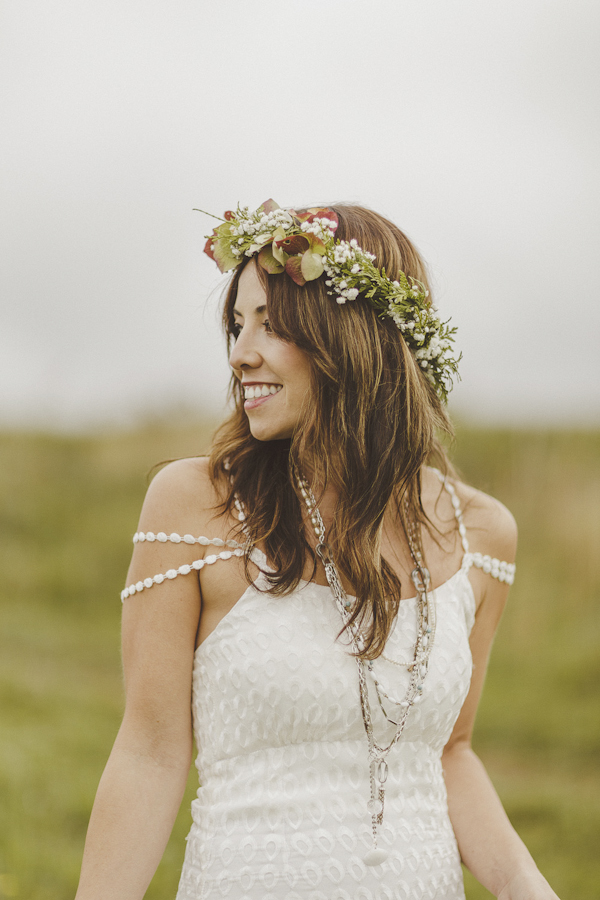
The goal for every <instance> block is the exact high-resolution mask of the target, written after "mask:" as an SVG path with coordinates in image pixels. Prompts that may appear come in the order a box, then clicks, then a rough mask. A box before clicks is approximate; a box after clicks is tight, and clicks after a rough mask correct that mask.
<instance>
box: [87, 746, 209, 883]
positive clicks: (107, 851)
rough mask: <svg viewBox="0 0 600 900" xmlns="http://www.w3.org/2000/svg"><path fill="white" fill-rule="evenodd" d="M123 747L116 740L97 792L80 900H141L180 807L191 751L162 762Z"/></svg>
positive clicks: (88, 838)
mask: <svg viewBox="0 0 600 900" xmlns="http://www.w3.org/2000/svg"><path fill="white" fill-rule="evenodd" d="M124 743H125V742H124V741H122V740H121V741H120V740H119V737H118V738H117V741H116V742H115V746H114V748H113V751H112V753H111V756H110V758H109V760H108V763H107V765H106V768H105V770H104V773H103V775H102V778H101V780H100V784H99V786H98V792H97V794H96V800H95V802H94V808H93V811H92V815H91V818H90V824H89V828H88V833H87V838H86V843H85V850H84V855H83V863H82V867H81V878H80V881H79V888H78V891H77V896H76V900H141V898H142V897H143V896H144V894H145V892H146V889H147V887H148V885H149V883H150V881H151V880H152V876H153V875H154V872H155V871H156V868H157V866H158V864H159V862H160V860H161V857H162V854H163V852H164V849H165V846H166V844H167V841H168V839H169V835H170V833H171V830H172V828H173V823H174V821H175V817H176V816H177V811H178V810H179V806H180V804H181V798H182V796H183V792H184V790H185V785H186V780H187V775H188V771H189V766H190V761H191V746H190V748H189V753H188V754H186V752H185V750H183V751H182V752H181V754H180V755H179V756H178V757H175V758H172V759H170V760H161V761H160V762H158V761H157V760H156V759H155V758H153V757H152V756H151V755H146V754H144V753H140V752H136V751H135V750H134V749H133V748H130V747H127V746H123V744H124Z"/></svg>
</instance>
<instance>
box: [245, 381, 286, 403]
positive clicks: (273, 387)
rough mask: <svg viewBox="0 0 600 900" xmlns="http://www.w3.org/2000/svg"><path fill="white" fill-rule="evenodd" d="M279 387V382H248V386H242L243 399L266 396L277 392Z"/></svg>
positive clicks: (280, 386)
mask: <svg viewBox="0 0 600 900" xmlns="http://www.w3.org/2000/svg"><path fill="white" fill-rule="evenodd" d="M281 388H282V385H281V384H250V385H248V387H244V400H256V398H257V397H268V396H269V394H277V393H278V392H279V391H280V390H281Z"/></svg>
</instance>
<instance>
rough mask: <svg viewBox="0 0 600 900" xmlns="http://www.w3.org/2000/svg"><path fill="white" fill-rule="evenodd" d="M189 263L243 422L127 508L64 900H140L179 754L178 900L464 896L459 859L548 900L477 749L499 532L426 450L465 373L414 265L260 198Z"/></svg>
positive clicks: (340, 215)
mask: <svg viewBox="0 0 600 900" xmlns="http://www.w3.org/2000/svg"><path fill="white" fill-rule="evenodd" d="M206 250H207V252H208V253H209V255H211V256H212V257H213V258H214V259H215V260H216V261H217V262H218V264H219V265H220V267H221V268H222V269H223V270H227V271H228V270H230V269H233V270H234V273H233V277H232V278H231V282H230V285H229V288H228V291H227V296H226V299H225V305H224V311H223V323H224V327H225V332H226V335H227V337H228V341H229V348H230V364H231V367H232V395H233V399H234V409H233V411H232V414H231V416H230V417H229V419H228V420H227V421H226V422H225V423H224V424H223V426H222V427H221V429H220V430H219V431H218V432H217V434H216V436H215V438H214V442H213V447H212V452H211V455H210V457H209V458H208V459H188V460H180V461H179V462H176V463H172V464H171V465H169V466H167V467H166V468H165V469H163V470H162V471H161V472H160V473H159V475H158V476H157V477H156V478H155V479H154V481H153V482H152V485H151V486H150V489H149V491H148V495H147V497H146V500H145V503H144V507H143V509H142V513H141V517H140V523H139V530H138V532H137V534H136V535H135V536H134V553H133V558H132V562H131V566H130V570H129V574H128V581H127V584H128V586H127V587H126V588H125V589H124V590H123V592H122V595H121V596H122V599H123V603H124V606H123V666H124V673H125V685H126V710H125V716H124V720H123V724H122V726H121V729H120V731H119V734H118V736H117V740H116V742H115V746H114V748H113V751H112V754H111V757H110V759H109V762H108V764H107V767H106V769H105V772H104V775H103V777H102V780H101V783H100V787H99V789H98V795H97V798H96V802H95V804H94V809H93V812H92V817H91V821H90V827H89V831H88V838H87V842H86V849H85V854H84V861H83V866H82V874H81V882H80V887H79V891H78V895H77V897H78V900H100V898H102V900H111V898H114V900H116V898H119V900H139V898H141V897H143V895H144V892H145V890H146V887H147V885H148V883H149V881H150V879H151V877H152V874H153V872H154V870H155V868H156V866H157V864H158V861H159V859H160V856H161V854H162V851H163V849H164V846H165V843H166V841H167V839H168V835H169V832H170V829H171V827H172V823H173V820H174V818H175V815H176V812H177V808H178V805H179V803H180V800H181V795H182V792H183V788H184V785H185V781H186V777H187V772H188V768H189V765H190V759H191V747H192V735H193V736H194V737H195V740H196V745H197V747H198V757H197V760H196V765H197V767H198V771H199V775H200V784H201V786H200V788H199V790H198V794H197V799H196V800H194V801H193V804H192V815H193V825H192V829H191V831H190V834H189V836H188V843H187V850H186V856H185V862H184V866H183V871H182V875H181V881H180V886H179V892H178V900H201V898H202V900H217V898H221V897H229V898H235V900H303V898H305V900H358V898H360V900H434V898H438V900H462V898H464V888H463V879H462V870H461V860H462V862H464V863H465V864H466V865H467V866H468V867H469V868H470V869H471V871H472V872H473V873H474V875H475V876H476V877H477V878H478V879H479V880H480V881H481V882H482V883H483V884H484V885H485V886H487V887H488V888H489V890H491V891H492V892H493V893H494V894H495V895H496V896H497V897H499V898H502V900H556V894H555V893H554V892H553V891H552V889H551V888H550V887H549V885H548V884H547V882H546V881H545V879H544V878H543V877H542V875H541V874H540V873H539V871H538V869H537V868H536V866H535V863H534V862H533V860H532V858H531V856H530V855H529V853H528V851H527V849H526V848H525V846H524V845H523V843H522V842H521V840H520V839H519V837H518V835H517V834H516V832H515V831H514V830H513V828H512V827H511V825H510V823H509V821H508V819H507V817H506V815H505V813H504V811H503V809H502V806H501V804H500V801H499V799H498V797H497V795H496V793H495V791H494V789H493V787H492V786H491V784H490V782H489V780H488V778H487V776H486V774H485V772H484V770H483V768H482V766H481V764H480V762H479V761H478V759H477V757H476V756H475V755H474V754H473V751H472V750H471V747H470V739H471V733H472V729H473V722H474V717H475V711H476V708H477V703H478V700H479V697H480V695H481V691H482V687H483V678H484V674H485V669H486V664H487V660H488V656H489V652H490V648H491V644H492V640H493V635H494V632H495V629H496V626H497V624H498V621H499V618H500V615H501V612H502V608H503V606H504V603H505V600H506V595H507V592H508V587H509V585H510V584H511V583H512V580H513V576H514V562H513V560H514V556H515V545H516V529H515V524H514V521H513V519H512V516H511V515H510V513H509V512H508V511H507V510H506V509H505V508H504V507H503V506H502V505H501V504H500V503H498V502H497V501H495V500H493V499H492V498H491V497H487V496H486V495H484V494H481V493H480V492H478V491H475V490H474V489H473V488H470V487H469V486H467V485H465V484H463V483H462V482H461V481H460V480H459V479H458V477H457V476H456V473H455V472H454V471H453V469H452V467H451V465H450V463H449V461H448V459H447V457H446V453H445V451H444V449H443V447H442V445H441V443H440V440H439V434H440V432H446V433H451V431H452V428H451V424H450V421H449V419H448V416H447V413H446V411H445V406H444V401H445V399H446V397H447V394H448V392H449V390H450V388H451V385H452V376H453V375H454V374H455V373H456V369H457V364H458V359H457V358H456V357H455V356H454V355H453V352H452V344H453V335H454V332H453V329H451V328H450V327H449V326H448V324H447V323H444V322H443V321H442V320H440V318H439V317H438V314H437V310H436V308H435V306H434V305H433V303H432V301H431V298H430V296H429V290H428V286H427V276H426V272H425V267H424V265H423V262H422V260H421V258H420V257H419V254H418V253H417V251H416V249H415V248H414V246H413V245H412V244H411V243H410V241H409V240H408V239H407V238H406V236H405V235H404V234H403V233H402V232H401V231H400V230H399V229H398V228H397V227H396V226H395V225H393V224H392V223H391V222H389V221H387V220H386V219H384V218H383V217H382V216H379V215H378V214H377V213H374V212H372V211H370V210H366V209H363V208H361V207H356V206H343V205H340V206H335V207H332V208H316V209H308V210H299V211H298V210H283V209H280V208H279V207H278V206H277V205H276V204H274V203H273V202H272V201H269V202H268V203H266V204H263V206H262V207H260V208H259V209H258V210H255V211H254V212H250V211H248V210H247V209H240V208H238V209H237V211H236V212H229V213H226V215H225V220H224V221H223V224H222V225H220V226H219V227H218V228H217V229H215V231H214V233H213V234H212V235H211V236H210V237H209V239H208V242H207V247H206ZM213 548H217V549H216V550H215V552H213ZM155 573H156V574H155Z"/></svg>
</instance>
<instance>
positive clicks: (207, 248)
mask: <svg viewBox="0 0 600 900" xmlns="http://www.w3.org/2000/svg"><path fill="white" fill-rule="evenodd" d="M213 240H214V238H213V237H209V238H208V240H207V241H206V243H205V245H204V252H205V253H206V255H207V256H210V258H211V259H212V260H213V262H216V259H215V254H214V253H213V249H212V245H213Z"/></svg>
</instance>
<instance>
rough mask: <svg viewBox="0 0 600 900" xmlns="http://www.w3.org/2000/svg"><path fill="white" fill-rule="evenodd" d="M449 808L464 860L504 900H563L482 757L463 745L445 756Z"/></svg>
mask: <svg viewBox="0 0 600 900" xmlns="http://www.w3.org/2000/svg"><path fill="white" fill-rule="evenodd" d="M443 767H444V778H445V781H446V788H447V791H448V809H449V812H450V819H451V821H452V827H453V828H454V833H455V835H456V839H457V841H458V848H459V850H460V854H461V858H462V861H463V862H464V864H465V865H466V866H467V868H468V869H469V871H471V872H472V873H473V875H474V876H475V878H477V880H478V881H479V882H481V884H483V886H484V887H486V888H487V889H488V890H489V891H491V893H492V894H494V896H496V897H500V896H501V897H502V898H503V900H521V898H523V900H525V898H530V900H558V898H557V896H556V894H555V893H554V891H553V890H552V889H551V888H550V886H549V885H548V883H547V881H546V880H545V879H544V878H543V877H542V876H541V875H540V872H539V870H538V868H537V866H536V864H535V862H534V860H533V858H532V856H531V854H530V853H529V851H528V850H527V848H526V846H525V844H524V843H523V841H522V840H521V838H520V837H519V835H518V834H517V832H516V831H515V830H514V828H513V827H512V825H511V824H510V821H509V819H508V816H507V815H506V813H505V811H504V808H503V806H502V803H501V802H500V799H499V797H498V795H497V793H496V791H495V789H494V786H493V785H492V783H491V781H490V779H489V776H488V774H487V772H486V771H485V768H484V766H483V764H482V762H481V761H480V759H479V758H478V757H477V756H476V754H475V753H474V752H473V751H472V750H471V749H470V748H469V747H466V746H462V745H458V746H456V747H454V748H453V749H451V750H448V751H446V752H445V753H444V756H443Z"/></svg>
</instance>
